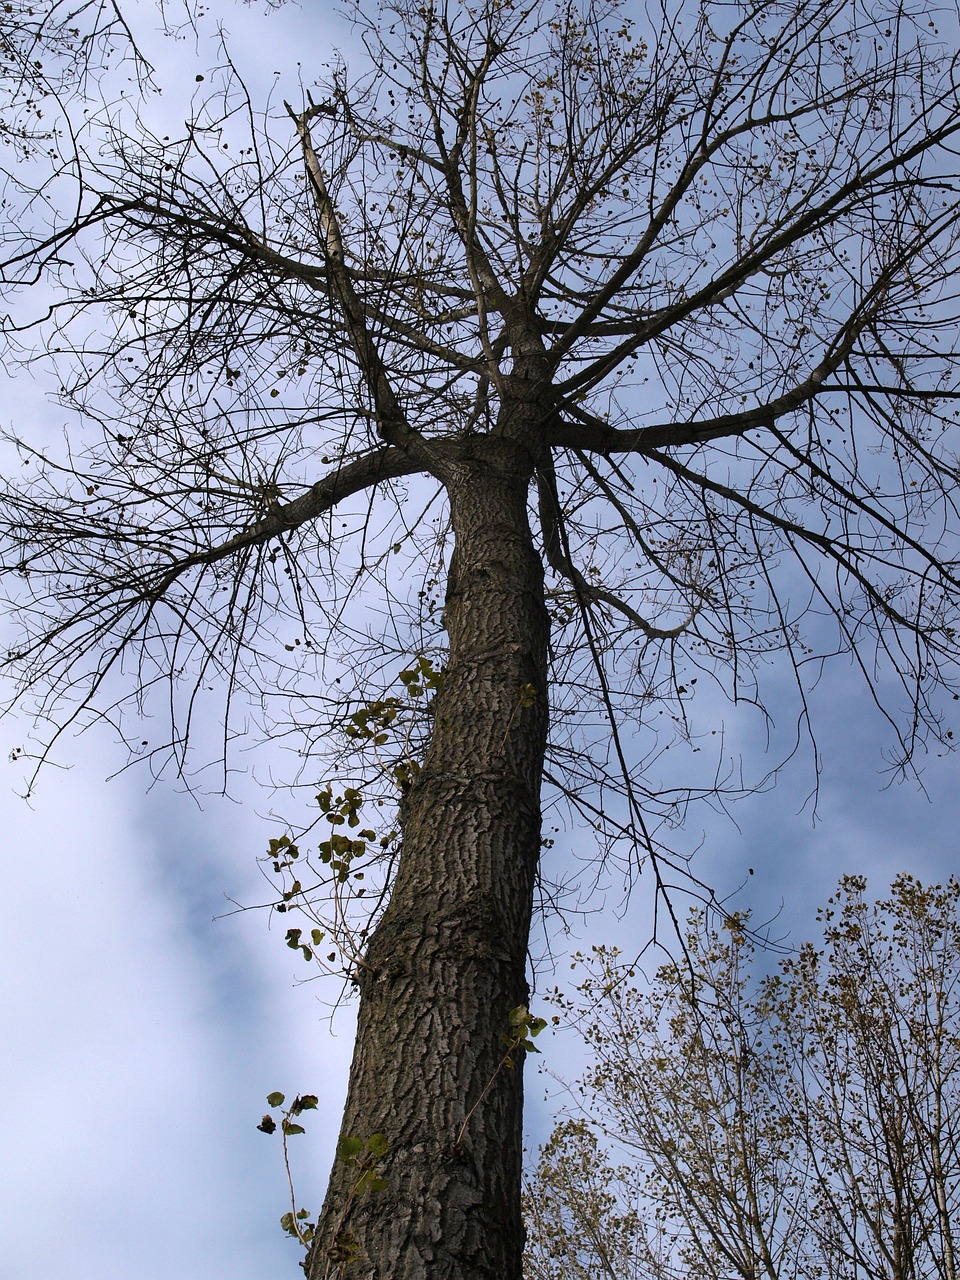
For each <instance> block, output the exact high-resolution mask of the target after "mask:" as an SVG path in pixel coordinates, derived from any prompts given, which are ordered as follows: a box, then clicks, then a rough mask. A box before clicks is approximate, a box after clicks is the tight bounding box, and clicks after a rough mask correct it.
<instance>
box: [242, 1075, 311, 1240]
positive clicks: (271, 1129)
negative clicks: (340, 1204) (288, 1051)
mask: <svg viewBox="0 0 960 1280" xmlns="http://www.w3.org/2000/svg"><path fill="white" fill-rule="evenodd" d="M285 1101H286V1098H285V1097H284V1095H283V1094H282V1093H280V1092H279V1090H275V1091H274V1092H273V1093H268V1094H267V1105H268V1106H269V1107H270V1108H271V1110H273V1111H281V1108H283V1104H284V1102H285ZM318 1101H319V1100H318V1098H317V1096H316V1094H313V1093H303V1094H298V1096H297V1097H296V1098H294V1100H293V1102H291V1103H290V1105H289V1106H288V1107H287V1108H286V1110H282V1111H281V1115H280V1124H279V1126H278V1125H277V1121H276V1120H275V1119H274V1118H273V1116H272V1115H271V1114H270V1112H269V1111H268V1112H266V1113H265V1114H264V1116H263V1117H262V1119H261V1120H260V1123H259V1124H258V1125H257V1128H258V1129H259V1130H260V1132H261V1133H267V1134H272V1133H276V1132H277V1128H278V1127H279V1129H280V1133H281V1136H282V1138H283V1162H284V1164H285V1166H286V1170H287V1180H288V1182H289V1184H290V1198H291V1203H292V1208H290V1209H288V1210H287V1212H286V1213H285V1214H283V1215H282V1216H281V1218H280V1226H281V1227H282V1228H283V1230H284V1231H285V1232H286V1234H287V1235H288V1236H290V1237H291V1238H292V1239H294V1240H299V1241H300V1243H301V1244H302V1245H303V1247H304V1248H307V1247H308V1246H309V1245H310V1243H311V1241H312V1240H313V1237H314V1235H315V1233H316V1229H317V1224H316V1223H315V1222H310V1221H308V1219H309V1217H310V1211H309V1210H308V1209H302V1208H301V1209H298V1208H297V1203H296V1199H295V1198H294V1194H293V1179H292V1177H291V1174H290V1160H289V1156H288V1153H287V1139H288V1138H293V1137H295V1136H296V1135H297V1134H299V1133H305V1132H306V1130H305V1129H304V1127H303V1125H302V1124H298V1123H297V1119H298V1118H299V1117H300V1116H301V1115H302V1114H303V1112H304V1111H315V1110H316V1109H317V1102H318Z"/></svg>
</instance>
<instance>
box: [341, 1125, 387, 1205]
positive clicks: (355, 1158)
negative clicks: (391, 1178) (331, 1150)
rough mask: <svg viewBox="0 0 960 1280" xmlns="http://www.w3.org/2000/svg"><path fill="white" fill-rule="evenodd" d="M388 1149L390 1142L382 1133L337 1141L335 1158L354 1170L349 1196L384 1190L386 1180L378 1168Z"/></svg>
mask: <svg viewBox="0 0 960 1280" xmlns="http://www.w3.org/2000/svg"><path fill="white" fill-rule="evenodd" d="M389 1150H390V1143H389V1142H388V1141H387V1139H386V1137H385V1136H384V1134H382V1133H372V1134H371V1135H370V1137H369V1138H367V1139H363V1138H356V1137H343V1138H341V1139H340V1141H339V1142H338V1143H337V1159H338V1160H339V1161H340V1163H341V1164H346V1165H350V1166H351V1168H353V1169H354V1170H355V1171H356V1181H355V1182H354V1184H353V1186H352V1188H351V1191H350V1194H351V1197H356V1196H362V1195H366V1194H367V1193H368V1192H371V1193H375V1192H377V1191H385V1190H386V1188H387V1180H386V1178H384V1177H383V1175H382V1173H381V1172H380V1171H379V1169H378V1167H377V1166H378V1164H379V1162H380V1161H381V1160H382V1159H383V1158H384V1156H385V1155H387V1153H388V1152H389Z"/></svg>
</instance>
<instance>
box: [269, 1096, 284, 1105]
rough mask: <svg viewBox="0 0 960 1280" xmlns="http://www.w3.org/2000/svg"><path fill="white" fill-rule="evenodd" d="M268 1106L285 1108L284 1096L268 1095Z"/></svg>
mask: <svg viewBox="0 0 960 1280" xmlns="http://www.w3.org/2000/svg"><path fill="white" fill-rule="evenodd" d="M267 1105H268V1106H271V1107H282V1106H283V1094H282V1093H268V1094H267Z"/></svg>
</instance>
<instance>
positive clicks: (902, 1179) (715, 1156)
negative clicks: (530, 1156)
mask: <svg viewBox="0 0 960 1280" xmlns="http://www.w3.org/2000/svg"><path fill="white" fill-rule="evenodd" d="M865 889H866V881H865V880H864V879H863V878H862V877H859V876H847V877H845V878H844V880H842V881H841V883H840V888H839V891H838V893H837V894H836V896H835V897H833V898H831V900H830V903H829V905H828V907H827V909H826V910H825V911H824V912H823V913H822V914H821V915H820V917H819V919H820V920H821V921H822V923H823V942H822V946H821V947H820V948H819V949H817V948H816V947H814V946H813V945H811V944H806V945H805V946H803V947H801V948H800V950H799V951H798V952H796V953H795V954H794V955H792V956H790V957H789V958H787V959H785V960H783V961H782V962H781V964H780V966H779V970H778V972H776V973H774V974H773V975H769V976H767V977H763V976H762V970H761V971H760V972H759V973H758V972H757V956H756V954H755V951H754V948H753V946H752V944H751V943H750V942H749V940H748V938H747V934H746V932H745V927H746V923H747V922H746V920H745V918H744V917H743V916H731V917H729V918H728V919H727V920H726V921H725V922H724V924H723V925H722V927H721V928H717V929H713V928H710V927H709V926H708V924H707V922H706V918H705V916H704V915H703V913H695V914H694V915H693V917H692V919H691V924H690V931H689V934H688V956H689V958H690V964H689V966H684V965H677V964H671V965H666V966H664V967H663V968H662V969H661V970H660V971H659V972H658V974H657V975H656V978H655V979H654V981H653V983H652V984H651V986H650V987H649V989H647V990H638V989H637V988H636V987H634V986H633V985H631V983H630V980H629V979H630V977H631V976H635V974H633V973H630V974H628V973H627V972H625V971H624V970H625V966H624V964H623V962H622V959H621V957H620V956H619V953H618V952H616V950H609V949H603V948H599V949H597V950H596V952H595V954H594V955H592V956H591V957H590V960H589V963H588V976H587V978H586V979H585V981H584V982H583V983H582V985H581V986H580V987H579V993H580V996H581V1001H579V1002H577V1003H576V1004H570V1003H569V1002H567V1008H568V1010H574V1011H575V1012H576V1014H577V1015H578V1016H579V1017H580V1018H582V1019H583V1026H584V1028H585V1034H586V1036H587V1039H588V1042H589V1043H590V1045H591V1047H592V1049H593V1051H594V1055H595V1065H594V1066H593V1067H592V1068H591V1070H590V1071H589V1072H588V1074H587V1076H586V1077H585V1080H584V1089H585V1096H586V1098H587V1102H586V1104H585V1107H584V1113H583V1114H581V1115H580V1116H578V1117H574V1118H568V1119H567V1120H565V1121H564V1122H563V1123H561V1124H560V1125H559V1126H558V1127H557V1129H556V1131H555V1132H554V1134H553V1136H552V1138H551V1139H550V1141H549V1142H548V1143H547V1144H546V1146H545V1147H544V1148H543V1150H542V1152H541V1157H540V1163H539V1166H538V1168H537V1171H536V1175H535V1177H534V1179H533V1182H532V1186H531V1188H530V1191H529V1195H528V1221H529V1224H530V1246H531V1247H530V1252H529V1255H528V1259H527V1274H528V1275H529V1276H530V1277H531V1280H551V1278H552V1277H560V1276H564V1277H573V1276H580V1275H582V1276H597V1275H599V1276H609V1277H617V1278H618V1280H621V1278H623V1277H627V1276H630V1277H656V1278H657V1280H660V1278H661V1277H667V1276H673V1275H681V1274H682V1275H685V1276H693V1277H703V1280H708V1278H709V1280H720V1278H721V1277H729V1276H740V1277H743V1278H744V1280H752V1278H754V1277H759V1276H766V1277H770V1280H774V1278H776V1280H786V1278H787V1277H808V1276H825V1277H830V1278H831V1280H834V1278H835V1280H841V1277H843V1278H847V1277H853V1276H863V1277H871V1278H873V1277H877V1278H878V1280H879V1278H880V1277H889V1276H892V1277H895V1278H896V1280H905V1278H906V1277H908V1276H909V1277H938V1278H939V1277H947V1278H949V1280H953V1277H955V1276H956V1247H957V1241H956V1235H957V1226H958V1215H960V1184H958V1178H957V1174H958V1170H960V1122H958V1116H960V998H958V996H960V911H958V905H960V884H958V882H957V881H956V880H951V881H950V882H949V883H948V884H947V885H946V886H942V885H935V886H933V887H925V886H923V885H921V884H920V883H919V882H918V881H917V880H915V879H913V878H912V877H911V876H908V875H901V876H899V877H898V878H897V879H896V880H895V881H894V883H893V885H892V888H891V895H890V897H889V898H888V899H886V900H884V901H880V902H877V903H873V904H870V903H867V902H866V901H865V898H864V892H865ZM603 1144H607V1145H608V1146H609V1147H610V1148H612V1150H614V1151H616V1152H617V1153H618V1155H619V1156H620V1157H623V1158H624V1159H625V1160H626V1161H627V1163H625V1164H623V1165H621V1166H620V1167H618V1168H614V1167H613V1166H612V1165H611V1163H610V1155H609V1154H608V1152H607V1151H606V1150H604V1146H603Z"/></svg>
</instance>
